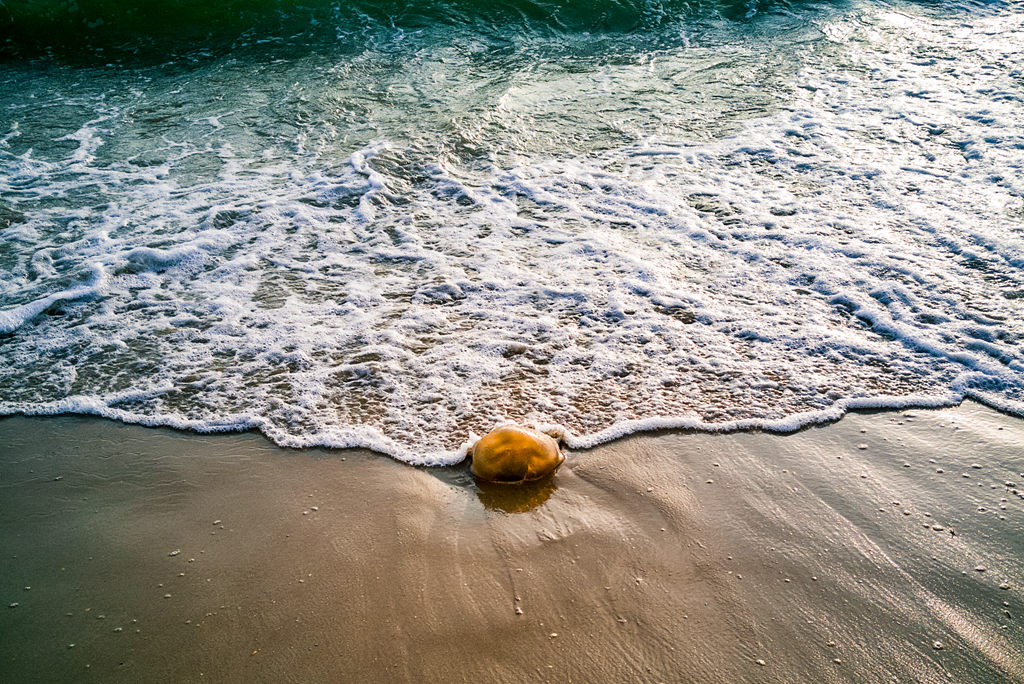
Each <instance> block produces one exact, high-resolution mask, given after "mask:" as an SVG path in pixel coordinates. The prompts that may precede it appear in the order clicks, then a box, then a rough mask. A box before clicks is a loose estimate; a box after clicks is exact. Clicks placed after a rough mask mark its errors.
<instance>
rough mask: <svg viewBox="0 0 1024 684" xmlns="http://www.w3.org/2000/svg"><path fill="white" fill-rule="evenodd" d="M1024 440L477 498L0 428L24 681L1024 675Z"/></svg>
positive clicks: (788, 439) (929, 416)
mask: <svg viewBox="0 0 1024 684" xmlns="http://www.w3.org/2000/svg"><path fill="white" fill-rule="evenodd" d="M1022 445H1024V421H1021V420H1019V419H1016V418H1013V417H1010V416H1005V415H1002V414H999V413H996V412H993V411H991V410H988V409H985V408H983V407H980V406H978V405H976V404H965V405H963V406H961V407H958V408H955V409H945V410H929V411H923V410H915V411H909V412H898V413H896V412H888V413H861V414H851V415H848V416H846V417H845V418H844V419H843V420H841V421H839V422H838V423H835V424H832V425H828V426H824V427H818V428H812V429H808V430H804V431H801V432H798V433H795V434H792V435H786V436H780V435H769V434H759V433H736V434H728V435H707V434H685V433H662V434H654V435H640V436H634V437H630V438H627V439H623V440H619V441H617V442H615V443H613V444H608V445H605V446H602V447H599V448H595V449H592V450H588V451H579V452H570V453H568V454H567V460H566V462H565V464H564V465H563V467H562V468H561V469H559V470H558V472H557V473H556V474H555V476H554V477H553V478H549V479H546V480H542V481H540V482H537V483H534V484H528V485H525V486H522V487H507V486H501V485H487V484H486V483H477V482H476V481H475V479H474V478H473V477H472V475H471V473H470V472H469V469H468V467H467V466H466V465H462V466H460V467H454V468H445V469H427V468H413V467H409V466H407V465H403V464H401V463H398V462H395V461H392V460H390V459H388V458H386V457H382V456H379V455H376V454H372V453H368V452H363V451H347V452H331V451H324V450H306V451H288V450H282V449H279V448H277V447H275V446H273V445H272V444H270V443H269V442H267V441H266V440H265V439H263V438H262V437H261V436H259V435H255V434H229V435H195V434H187V433H182V432H175V431H171V430H163V429H150V428H143V427H138V426H129V425H122V424H118V423H113V422H109V421H105V420H100V419H93V418H81V417H60V418H32V419H29V418H20V417H14V418H6V419H3V420H0V502H2V509H3V514H2V515H0V553H2V562H0V600H2V605H0V635H2V638H0V680H2V681H5V682H31V681H75V682H93V681H94V682H146V681H166V682H201V681H210V682H419V681H435V682H532V681H538V682H542V681H551V682H571V681H575V682H598V681H600V682H637V681H639V682H690V681H702V682H890V681H901V682H909V681H914V682H938V681H949V682H1015V681H1016V682H1020V681H1024V632H1022V623H1021V618H1020V616H1021V615H1024V535H1022V534H1021V530H1022V529H1024V500H1022V498H1021V492H1022V491H1024V489H1022V485H1024V448H1022Z"/></svg>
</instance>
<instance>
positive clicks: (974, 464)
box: [971, 463, 981, 470]
mask: <svg viewBox="0 0 1024 684" xmlns="http://www.w3.org/2000/svg"><path fill="white" fill-rule="evenodd" d="M971 467H972V468H974V469H975V470H981V464H980V463H972V464H971Z"/></svg>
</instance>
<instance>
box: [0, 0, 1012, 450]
mask: <svg viewBox="0 0 1024 684" xmlns="http://www.w3.org/2000/svg"><path fill="white" fill-rule="evenodd" d="M150 4H152V3H148V4H147V3H139V2H137V0H79V1H78V2H73V3H69V2H66V1H64V0H59V1H58V0H51V1H36V0H33V1H31V2H29V1H28V0H3V2H0V414H15V413H25V414H52V413H71V412H76V413H94V414H99V415H104V416H108V417H112V418H116V419H120V420H124V421H130V422H138V423H145V424H151V425H170V426H175V427H180V428H186V429H194V430H201V431H217V430H239V429H258V430H260V431H262V432H263V433H265V434H266V435H267V436H268V437H270V438H271V439H272V440H274V441H275V442H277V443H279V444H281V445H285V446H297V447H298V446H312V445H325V446H336V447H346V446H365V447H370V448H373V449H376V450H378V451H381V452H384V453H387V454H390V455H392V456H395V457H396V458H399V459H402V460H405V461H408V462H410V463H417V464H440V463H451V462H454V461H457V460H459V459H460V458H461V456H462V454H463V453H464V449H465V446H466V444H468V443H469V442H470V441H471V440H472V439H473V438H474V435H479V434H482V433H483V432H485V431H487V430H489V429H490V428H491V427H493V426H494V425H496V424H498V423H500V422H503V421H507V420H515V421H518V422H522V423H526V424H535V425H539V426H542V427H544V428H545V429H549V430H552V431H554V432H560V433H561V434H562V435H563V436H564V438H565V439H566V441H567V443H568V444H570V445H571V446H578V447H582V446H588V445H592V444H595V443H598V442H600V441H603V440H608V439H611V438H614V437H616V436H619V435H622V434H625V433H628V432H630V431H635V430H642V429H651V428H657V427H691V428H698V429H706V430H721V429H735V428H738V427H761V428H765V429H777V430H791V429H795V428H797V427H799V426H801V425H804V424H806V423H809V422H814V421H821V420H828V419H833V418H836V417H838V416H840V415H841V414H842V413H843V412H844V411H846V410H848V409H850V408H856V407H882V406H907V405H925V406H935V405H946V404H953V403H956V402H958V401H960V400H962V399H963V398H965V397H971V398H974V399H977V400H980V401H982V402H984V403H987V404H989V405H990V406H994V407H996V408H999V409H1001V410H1004V411H1007V412H1010V413H1015V414H1018V415H1024V352H1022V340H1024V7H1022V6H1021V5H1020V4H1019V3H1014V2H980V1H979V2H938V1H934V2H910V1H909V0H891V1H888V2H882V1H878V0H848V1H846V2H797V1H795V0H790V1H789V2H769V1H766V0H750V1H739V0H732V1H724V0H722V1H719V2H710V1H707V2H699V1H695V2H680V1H677V0H667V1H663V2H656V1H654V0H625V1H619V0H599V1H598V2H587V3H584V2H577V1H576V0H551V1H543V2H534V1H532V0H509V1H499V2H493V3H485V2H475V1H472V0H425V1H424V0H421V1H420V2H415V3H413V2H409V1H408V0H406V1H401V0H394V1H387V0H369V1H362V2H356V3H348V2H324V1H321V0H308V1H306V2H298V1H295V2H284V1H283V0H279V1H275V0H258V1H253V0H250V1H248V2H241V0H234V1H228V2H224V3H210V2H199V1H198V0H176V1H167V2H162V3H157V7H151V6H149V5H150Z"/></svg>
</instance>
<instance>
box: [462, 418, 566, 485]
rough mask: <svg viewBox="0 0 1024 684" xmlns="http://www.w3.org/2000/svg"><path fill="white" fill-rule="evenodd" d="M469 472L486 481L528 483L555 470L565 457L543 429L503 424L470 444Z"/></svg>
mask: <svg viewBox="0 0 1024 684" xmlns="http://www.w3.org/2000/svg"><path fill="white" fill-rule="evenodd" d="M472 458H473V465H472V471H473V474H474V475H476V476H477V477H478V478H480V479H481V480H487V481H489V482H507V483H515V482H529V481H532V480H539V479H540V478H542V477H544V476H545V475H550V474H551V473H553V472H555V469H556V468H558V466H560V465H562V461H564V460H565V456H564V455H562V452H561V451H560V450H559V449H558V443H557V442H555V440H553V439H552V438H551V437H548V436H547V435H545V434H544V433H542V432H537V431H536V430H529V429H527V428H521V427H517V426H514V425H505V426H502V427H499V428H497V429H495V430H492V431H491V432H488V433H487V434H486V435H484V436H483V437H482V438H480V441H478V442H477V443H476V444H475V445H474V446H473V451H472Z"/></svg>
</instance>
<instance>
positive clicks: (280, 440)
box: [0, 391, 1024, 468]
mask: <svg viewBox="0 0 1024 684" xmlns="http://www.w3.org/2000/svg"><path fill="white" fill-rule="evenodd" d="M965 402H969V403H973V404H978V405H981V406H984V407H985V408H987V409H989V410H992V411H995V412H997V413H1000V414H1004V415H1007V416H1010V417H1012V418H1018V419H1021V420H1024V407H1021V408H1020V410H1019V411H1018V410H1015V409H1017V407H1016V405H1014V404H1013V403H1012V402H1009V403H1008V402H1006V401H1000V400H998V399H994V398H992V397H986V396H984V395H981V394H978V393H977V392H971V391H966V392H954V391H950V392H949V393H947V394H945V395H912V396H909V397H907V396H890V395H879V396H872V397H852V398H847V399H840V400H838V401H836V402H835V403H833V404H832V405H830V406H828V407H826V408H823V409H818V410H811V411H801V412H797V413H792V414H789V415H786V416H784V417H782V418H743V419H736V420H731V421H724V422H719V423H708V422H705V421H704V420H702V419H701V418H699V417H696V416H687V415H683V416H652V417H649V418H636V419H628V420H623V421H618V422H616V423H613V424H612V425H610V426H608V427H607V428H604V429H602V430H599V431H597V432H593V433H584V434H582V435H577V434H574V433H572V432H570V431H569V430H567V428H566V427H565V426H563V425H560V424H557V423H544V422H537V421H530V420H527V421H524V422H522V423H517V422H516V421H513V420H508V421H505V422H500V423H498V424H496V425H494V426H492V429H493V428H494V427H498V426H500V425H505V424H510V425H520V424H522V425H524V426H526V427H531V428H534V429H537V430H540V431H541V432H545V433H547V434H550V435H552V436H554V437H556V438H557V439H558V440H559V442H560V443H561V445H562V446H563V447H564V448H566V449H571V450H577V451H579V450H589V449H594V448H597V447H601V446H605V445H612V444H614V443H615V442H617V441H618V440H621V439H628V438H630V437H635V436H645V435H651V436H657V435H659V434H663V433H666V432H677V433H684V434H709V435H710V434H734V433H740V432H764V433H768V434H776V435H789V434H794V433H797V432H801V431H803V430H807V429H811V428H815V427H821V426H825V425H831V424H833V423H836V422H839V421H840V420H842V419H843V418H844V417H845V416H846V415H848V414H851V413H864V412H875V411H878V412H898V411H913V410H933V409H955V408H957V407H959V406H961V405H962V404H964V403H965ZM10 406H11V404H7V405H5V404H4V403H0V420H4V419H5V418H13V417H23V418H60V417H64V416H66V417H89V418H96V419H100V420H110V421H114V422H118V423H122V424H125V425H136V426H140V427H145V428H154V429H167V430H173V431H175V432H181V433H185V434H199V435H220V434H255V435H258V436H260V437H262V438H264V439H266V440H267V441H268V442H270V443H271V444H273V445H274V446H276V447H278V448H280V449H287V450H293V451H304V450H315V449H325V450H329V451H344V450H349V449H354V450H366V451H370V452H373V453H375V454H378V455H381V456H386V457H388V458H392V459H394V460H396V461H399V462H400V463H404V464H406V465H411V466H414V467H430V468H447V467H452V466H458V465H459V464H461V463H463V462H464V461H465V459H466V457H467V455H468V453H469V450H470V449H471V448H472V446H473V444H474V443H475V442H476V440H477V439H479V437H481V436H482V435H477V434H476V433H474V432H473V431H472V430H470V431H469V432H468V433H467V434H466V437H465V439H464V440H463V441H462V443H461V444H460V446H459V447H458V448H457V449H455V450H451V451H440V452H438V454H439V455H435V456H433V457H418V456H416V455H415V454H416V451H415V450H412V449H410V448H409V447H408V446H402V445H400V444H398V443H397V442H395V441H394V440H392V439H391V438H390V437H388V436H387V435H385V434H384V433H382V432H380V431H379V429H378V428H376V427H373V426H370V425H356V426H348V427H345V428H342V429H341V430H338V431H336V432H335V433H330V434H327V435H324V434H323V433H317V434H315V435H313V436H311V437H305V438H300V437H295V436H293V435H287V434H283V433H280V431H278V430H276V429H274V428H271V427H268V426H267V425H264V424H262V423H261V419H252V418H245V419H239V421H238V422H235V423H227V424H224V423H221V424H217V425H215V426H209V425H207V424H204V423H203V422H202V421H198V420H184V419H178V418H171V417H167V418H164V417H159V416H156V417H154V416H145V415H136V414H132V413H129V412H127V411H123V410H121V409H111V408H109V407H107V406H98V405H97V401H96V400H95V399H93V398H89V397H67V398H65V399H62V400H60V401H57V402H51V403H48V404H39V405H33V406H34V407H35V408H32V409H30V410H22V409H12V408H11V407H10ZM338 434H342V435H348V436H347V437H344V438H338V436H337V435H338ZM275 436H276V438H275Z"/></svg>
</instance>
